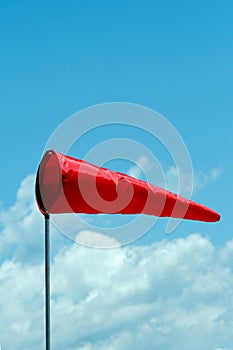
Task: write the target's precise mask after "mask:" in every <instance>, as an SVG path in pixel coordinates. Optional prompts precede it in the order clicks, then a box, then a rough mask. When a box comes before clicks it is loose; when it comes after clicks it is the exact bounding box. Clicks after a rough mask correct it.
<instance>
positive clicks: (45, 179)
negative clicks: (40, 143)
mask: <svg viewBox="0 0 233 350" xmlns="http://www.w3.org/2000/svg"><path fill="white" fill-rule="evenodd" d="M61 186H62V170H61V166H60V163H59V159H58V156H57V153H56V152H55V151H54V150H49V151H47V152H46V153H45V154H44V156H43V158H42V160H41V162H40V165H39V168H38V171H37V176H36V201H37V205H38V207H39V209H40V211H41V213H42V214H44V215H45V214H46V213H49V212H50V209H51V207H52V205H53V203H54V202H55V201H56V199H57V197H58V195H59V192H60V189H61Z"/></svg>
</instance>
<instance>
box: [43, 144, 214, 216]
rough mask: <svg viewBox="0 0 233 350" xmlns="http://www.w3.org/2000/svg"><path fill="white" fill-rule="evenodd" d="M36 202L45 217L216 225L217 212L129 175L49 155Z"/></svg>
mask: <svg viewBox="0 0 233 350" xmlns="http://www.w3.org/2000/svg"><path fill="white" fill-rule="evenodd" d="M36 200H37V204H38V207H39V209H40V211H41V212H42V213H43V214H44V215H45V214H48V213H51V214H61V213H86V214H100V213H108V214H146V215H155V216H162V217H173V218H183V219H189V220H199V221H206V222H214V221H218V220H220V215H219V214H218V213H216V212H215V211H213V210H211V209H209V208H207V207H205V206H203V205H201V204H198V203H195V202H192V201H190V200H187V199H185V198H183V197H181V196H179V195H177V194H173V193H171V192H169V191H166V190H164V189H162V188H160V187H157V186H155V185H152V184H149V183H147V182H145V181H142V180H138V179H135V178H133V177H131V176H128V175H126V174H122V173H119V172H114V171H111V170H109V169H106V168H102V167H98V166H95V165H92V164H90V163H87V162H85V161H83V160H79V159H75V158H72V157H69V156H66V155H63V154H61V153H58V152H56V151H54V150H50V151H47V152H46V153H45V154H44V156H43V158H42V160H41V163H40V165H39V168H38V172H37V178H36Z"/></svg>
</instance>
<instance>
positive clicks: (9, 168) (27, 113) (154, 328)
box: [0, 0, 233, 350]
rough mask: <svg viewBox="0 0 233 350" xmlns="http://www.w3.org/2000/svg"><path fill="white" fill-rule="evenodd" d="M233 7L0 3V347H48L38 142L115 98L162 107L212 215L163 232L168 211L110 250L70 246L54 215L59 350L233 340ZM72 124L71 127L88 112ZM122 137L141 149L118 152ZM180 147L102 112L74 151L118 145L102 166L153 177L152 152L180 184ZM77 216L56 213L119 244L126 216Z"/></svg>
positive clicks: (79, 230) (225, 347) (217, 344)
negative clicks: (104, 118)
mask: <svg viewBox="0 0 233 350" xmlns="http://www.w3.org/2000/svg"><path fill="white" fill-rule="evenodd" d="M232 14H233V4H232V1H230V0H225V1H224V2H219V1H215V0H212V1H210V0H206V1H204V2H203V1H200V0H197V1H195V2H194V1H189V0H188V1H181V0H173V1H171V0H167V1H162V0H158V1H156V2H155V1H150V0H149V1H146V2H144V3H143V2H142V1H138V0H136V1H131V0H129V1H117V2H109V1H92V2H88V1H74V0H70V1H67V2H63V1H59V0H58V1H53V0H51V1H47V2H45V1H34V2H29V1H25V0H22V1H20V2H18V1H11V0H10V1H7V2H4V3H3V2H2V3H1V4H0V46H1V55H0V77H1V78H0V91H1V99H0V112H1V138H0V143H1V150H2V151H1V152H2V154H1V155H2V167H1V169H2V171H1V172H0V183H1V184H2V185H1V191H0V231H1V233H0V296H1V298H0V300H1V302H0V344H1V346H2V349H9V350H11V349H12V350H13V349H19V350H21V349H32V350H37V349H41V348H43V344H44V309H43V305H44V301H43V300H44V299H43V298H44V270H43V259H44V251H43V249H44V248H43V244H44V241H43V218H42V216H41V214H40V213H39V211H38V209H37V207H36V204H35V197H34V183H35V174H36V171H37V167H38V164H39V162H40V159H41V156H42V154H43V151H44V149H45V146H46V144H47V142H48V140H49V138H50V137H51V135H52V133H53V132H54V130H55V129H56V128H58V127H59V126H60V125H61V124H62V123H63V122H64V121H65V120H67V118H69V117H70V116H72V115H75V114H76V113H77V112H79V111H81V110H83V109H86V108H89V107H91V106H94V105H98V104H103V103H104V104H106V103H110V102H123V103H130V104H136V105H141V106H144V107H145V108H149V109H152V110H154V111H156V112H157V113H159V114H160V115H162V116H163V117H164V118H166V120H167V122H168V123H170V124H171V125H172V126H173V127H174V129H175V130H176V131H177V132H178V133H179V135H180V137H181V139H182V140H183V142H184V144H185V146H186V148H187V150H188V152H189V155H190V158H191V161H192V167H193V172H194V191H193V196H192V199H193V200H195V201H197V202H200V203H203V204H204V205H207V206H209V207H211V208H213V209H214V210H216V211H217V212H219V213H220V214H221V221H220V222H219V223H216V224H205V223H200V222H184V221H183V222H181V223H180V225H179V226H178V227H177V228H176V229H175V230H174V231H173V232H172V233H171V234H166V225H167V222H168V220H167V219H161V220H158V221H157V222H156V223H155V224H154V225H153V226H152V228H151V229H150V230H149V232H147V233H145V232H144V231H145V229H144V228H143V227H142V228H141V226H140V229H141V230H142V232H141V234H142V237H141V238H140V239H139V238H138V236H137V238H138V239H137V240H135V241H134V242H132V243H131V244H128V245H126V246H124V247H120V248H115V249H105V250H103V249H93V248H88V247H86V246H82V245H79V244H77V243H75V242H73V241H72V240H71V239H70V238H69V237H67V235H64V234H63V233H62V232H60V230H59V227H57V226H56V225H55V223H54V222H53V223H52V228H51V229H52V237H51V240H52V242H51V243H52V274H51V275H52V277H51V278H52V302H51V315H52V344H53V348H54V349H57V350H60V349H67V350H96V349H98V350H101V349H107V350H123V349H126V348H127V349H129V350H131V349H134V350H141V349H145V348H156V349H161V350H163V349H171V350H176V349H187V348H189V349H191V350H192V349H197V348H199V349H203V350H204V349H205V350H230V349H232V343H233V337H232V323H233V316H232V315H233V312H232V308H233V269H232V267H233V265H232V260H233V259H232V258H233V241H232V234H233V232H232V222H231V218H232V214H233V212H232V208H233V201H232V198H233V193H232V185H231V183H232V174H233V163H232V154H231V150H232V147H233V141H232V140H233V139H232V131H233V122H232V120H233V118H232V113H233V109H232V88H233V69H232V61H233V42H232V40H233V39H232V38H233V25H232ZM84 114H85V113H84ZM98 118H99V117H98V115H96V117H95V118H93V124H94V123H97V122H98V120H99V119H98ZM127 118H128V117H126V119H127ZM143 118H144V117H143V116H142V118H141V119H140V122H141V123H142V124H143V123H145V127H146V123H147V122H146V117H145V119H143ZM100 119H101V118H100ZM138 120H139V119H138ZM79 122H80V125H79V128H80V130H81V129H82V127H83V126H84V124H85V122H86V119H85V117H83V119H82V114H81V116H80V119H79ZM135 123H136V121H135ZM152 126H154V125H153V123H151V127H152ZM155 126H156V125H155ZM73 131H74V132H76V131H77V132H78V130H73ZM68 136H69V135H68ZM172 137H173V135H171V140H172ZM120 138H121V139H123V138H124V142H123V141H122V142H121V140H119V139H120ZM114 140H116V141H117V142H118V146H114V145H115V144H114V142H113V141H114ZM125 140H133V141H134V142H137V144H139V145H140V148H139V150H138V149H137V147H136V145H135V150H134V148H132V149H131V148H130V146H129V147H128V146H127V147H125V146H124V147H122V148H120V147H119V145H120V143H122V144H123V145H126V143H125V142H126V141H125ZM105 141H110V143H106V144H103V148H101V147H102V146H99V145H101V143H103V142H105ZM109 145H111V147H109ZM127 145H128V144H127ZM131 145H132V144H131ZM98 147H100V148H98ZM175 149H176V145H174V149H172V150H171V149H168V150H167V149H165V147H164V145H162V144H161V143H160V142H159V141H158V140H157V139H156V138H155V137H153V136H152V135H149V134H148V133H146V132H145V130H138V128H136V127H135V125H131V126H125V125H110V124H109V125H105V126H103V127H98V128H95V129H94V130H91V131H90V132H88V133H86V134H83V135H82V137H81V138H80V140H77V142H76V143H75V144H74V145H73V146H72V148H71V150H70V155H72V156H75V157H77V158H85V157H86V158H88V156H89V155H88V152H92V151H93V153H92V154H90V157H91V156H92V160H93V162H94V163H96V164H97V165H100V164H98V162H99V161H100V159H101V157H100V154H101V156H102V155H103V156H105V155H106V154H110V156H111V154H112V158H111V159H110V160H108V161H107V160H106V159H105V158H104V157H103V161H105V162H106V164H107V165H108V166H109V167H110V168H111V169H113V170H119V171H123V172H126V173H128V174H131V175H133V176H136V177H139V178H142V179H144V176H145V173H146V175H148V177H149V178H150V177H151V178H154V179H155V180H156V179H157V177H156V176H158V174H157V173H156V169H157V170H158V168H156V166H155V165H156V164H155V163H153V162H150V156H149V155H152V156H154V157H155V158H156V159H157V161H158V164H159V166H160V170H161V171H162V173H163V176H164V178H165V180H166V186H167V188H168V189H171V190H174V191H175V190H176V189H177V174H176V164H175V163H174V161H173V160H172V157H171V153H172V152H174V151H175ZM101 150H103V151H101ZM58 151H59V149H58ZM123 151H124V152H125V154H126V158H127V159H126V160H124V159H122V158H121V157H122V155H121V153H122V152H123ZM147 151H148V152H147ZM95 152H96V153H95ZM101 152H102V153H101ZM111 152H112V153H111ZM127 152H128V153H127ZM130 152H131V153H130ZM181 157H182V154H181ZM117 158H119V159H117ZM140 167H141V168H142V169H141V170H142V171H141V170H140V169H139V168H140ZM184 175H185V174H184ZM183 186H185V183H183ZM81 218H82V220H83V221H82V222H81V223H80V222H79V224H78V225H77V227H76V226H74V225H73V222H71V221H69V219H66V218H65V219H64V220H63V219H60V220H61V221H62V220H63V222H61V223H60V224H63V227H64V225H65V226H66V227H68V226H72V225H73V226H72V230H75V232H76V238H77V239H76V240H79V239H80V240H81V242H85V241H86V242H87V244H88V243H90V242H92V243H93V242H94V244H96V242H97V243H98V242H99V240H101V241H102V242H105V244H106V245H111V244H112V245H114V244H115V243H116V245H117V243H118V241H117V240H116V237H112V236H111V234H108V232H110V231H111V229H112V228H113V227H117V226H119V225H124V224H126V223H128V221H127V220H129V218H119V216H112V217H111V218H109V216H104V217H90V218H88V217H85V216H83V217H82V216H81ZM124 220H126V221H124ZM88 222H89V223H91V224H92V228H90V227H89V226H87V225H86V224H87V223H88ZM129 227H130V226H129ZM138 227H139V226H138ZM102 228H104V234H103V230H102V231H101V229H102ZM127 229H128V226H126V228H125V229H124V230H126V231H127ZM122 230H123V229H122ZM131 231H132V229H131ZM131 231H130V229H129V230H128V232H127V234H128V235H129V237H131V236H130V234H132V235H134V232H131ZM122 232H123V231H122ZM124 232H125V231H124ZM144 233H145V234H144ZM135 235H136V234H135Z"/></svg>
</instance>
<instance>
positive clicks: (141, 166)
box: [128, 155, 150, 179]
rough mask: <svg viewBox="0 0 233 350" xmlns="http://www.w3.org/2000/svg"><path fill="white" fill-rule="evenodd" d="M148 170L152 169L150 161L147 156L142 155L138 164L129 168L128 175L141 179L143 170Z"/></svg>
mask: <svg viewBox="0 0 233 350" xmlns="http://www.w3.org/2000/svg"><path fill="white" fill-rule="evenodd" d="M148 170H150V162H149V160H148V158H147V157H146V156H144V155H142V156H140V157H139V158H138V159H137V161H136V165H134V166H132V167H131V168H130V169H129V170H128V175H129V176H133V177H135V178H138V179H139V178H140V177H141V176H142V173H143V171H144V172H147V171H148Z"/></svg>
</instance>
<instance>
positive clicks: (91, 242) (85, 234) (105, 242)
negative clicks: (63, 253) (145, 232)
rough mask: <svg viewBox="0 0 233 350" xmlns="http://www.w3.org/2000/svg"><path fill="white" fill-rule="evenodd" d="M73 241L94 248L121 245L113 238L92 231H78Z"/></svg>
mask: <svg viewBox="0 0 233 350" xmlns="http://www.w3.org/2000/svg"><path fill="white" fill-rule="evenodd" d="M75 241H76V242H78V243H80V244H82V245H85V246H88V247H94V248H117V247H118V248H119V247H120V246H121V244H120V242H118V241H117V240H116V239H115V238H113V237H110V236H107V235H104V234H102V233H99V232H94V231H81V232H79V233H78V234H77V235H76V237H75Z"/></svg>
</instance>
